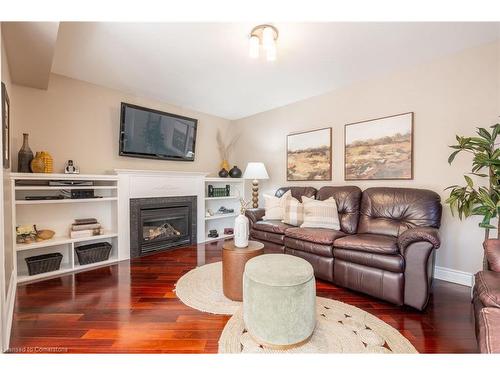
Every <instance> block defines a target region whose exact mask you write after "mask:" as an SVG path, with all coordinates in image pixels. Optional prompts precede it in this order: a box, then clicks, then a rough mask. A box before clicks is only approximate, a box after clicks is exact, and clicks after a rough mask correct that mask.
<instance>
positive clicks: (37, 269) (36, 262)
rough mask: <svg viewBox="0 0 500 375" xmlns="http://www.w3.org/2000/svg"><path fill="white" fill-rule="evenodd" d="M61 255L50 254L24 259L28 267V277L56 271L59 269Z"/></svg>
mask: <svg viewBox="0 0 500 375" xmlns="http://www.w3.org/2000/svg"><path fill="white" fill-rule="evenodd" d="M62 258H63V256H62V254H61V253H51V254H43V255H36V256H33V257H28V258H26V259H25V261H26V264H27V265H28V273H29V275H30V276H32V275H38V274H39V273H45V272H51V271H57V270H58V269H59V267H61V261H62Z"/></svg>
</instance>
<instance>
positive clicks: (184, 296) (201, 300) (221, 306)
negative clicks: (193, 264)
mask: <svg viewBox="0 0 500 375" xmlns="http://www.w3.org/2000/svg"><path fill="white" fill-rule="evenodd" d="M174 292H175V293H176V294H177V297H178V298H179V299H180V300H181V301H182V302H183V303H184V304H185V305H188V306H189V307H192V308H193V309H196V310H199V311H203V312H208V313H212V314H222V315H233V314H234V313H235V312H237V311H238V309H239V308H240V307H241V305H242V303H241V302H237V301H232V300H230V299H229V298H226V297H225V296H224V293H223V292H222V262H217V263H210V264H206V265H204V266H201V267H197V268H195V269H193V270H191V271H189V272H188V273H186V274H185V275H184V276H182V277H181V278H180V279H179V280H177V284H176V285H175V289H174Z"/></svg>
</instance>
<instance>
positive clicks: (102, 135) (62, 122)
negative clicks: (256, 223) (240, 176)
mask: <svg viewBox="0 0 500 375" xmlns="http://www.w3.org/2000/svg"><path fill="white" fill-rule="evenodd" d="M166 90H168V88H166ZM11 91H12V94H11V97H12V109H13V111H14V113H15V116H16V118H15V126H14V131H13V134H12V140H13V146H12V150H13V158H12V159H13V166H16V167H15V168H17V152H18V150H19V148H20V147H21V145H22V133H29V135H30V147H31V149H32V150H33V152H35V151H40V150H47V151H49V152H50V153H51V155H52V156H53V158H54V171H55V172H62V171H63V168H64V163H65V162H66V160H68V159H73V160H74V161H75V163H76V164H77V165H78V166H79V167H80V172H81V173H103V172H105V171H109V170H112V169H114V168H134V169H160V170H186V171H204V172H210V173H212V174H215V173H216V172H217V171H218V164H219V162H220V161H219V155H218V152H217V147H216V142H215V133H216V130H217V129H218V128H219V129H221V130H222V131H223V132H225V131H226V129H227V126H228V125H229V124H230V121H229V120H225V119H222V118H219V117H215V116H211V115H207V114H204V113H200V112H195V111H190V110H187V109H183V108H179V107H176V106H173V105H169V104H165V103H161V102H158V101H153V100H148V99H145V98H140V97H136V96H133V95H127V94H126V93H122V92H118V91H114V90H110V89H106V88H103V87H101V86H96V85H93V84H89V83H86V82H82V81H78V80H74V79H71V78H67V77H63V76H60V75H56V74H52V75H51V79H50V83H49V88H48V90H38V89H33V88H28V87H23V86H18V85H13V86H12V90H11ZM120 102H128V103H133V104H137V105H141V106H145V107H149V108H154V109H159V110H163V111H166V112H172V113H175V114H179V115H184V116H188V117H194V118H197V119H198V133H197V143H196V157H195V161H194V162H178V161H164V160H148V159H136V158H129V157H122V156H119V155H118V133H119V127H120Z"/></svg>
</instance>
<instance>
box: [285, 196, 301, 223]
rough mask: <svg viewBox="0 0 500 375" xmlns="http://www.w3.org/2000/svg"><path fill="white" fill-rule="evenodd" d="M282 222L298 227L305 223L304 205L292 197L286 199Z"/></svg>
mask: <svg viewBox="0 0 500 375" xmlns="http://www.w3.org/2000/svg"><path fill="white" fill-rule="evenodd" d="M282 222H283V223H285V224H290V225H294V226H296V227H298V226H299V225H301V224H302V223H303V222H304V205H303V204H302V203H300V202H299V200H298V199H295V198H294V197H292V196H291V195H289V196H287V197H286V199H285V207H284V209H283V220H282Z"/></svg>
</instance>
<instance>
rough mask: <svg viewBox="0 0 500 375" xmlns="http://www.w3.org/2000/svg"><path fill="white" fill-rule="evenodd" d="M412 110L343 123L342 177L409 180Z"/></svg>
mask: <svg viewBox="0 0 500 375" xmlns="http://www.w3.org/2000/svg"><path fill="white" fill-rule="evenodd" d="M413 122H414V113H413V112H406V113H400V114H397V115H392V116H386V117H379V118H375V119H370V120H364V121H359V122H353V123H350V124H346V125H345V127H344V180H345V181H360V180H412V179H413V159H414V158H413V127H414V126H413Z"/></svg>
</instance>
